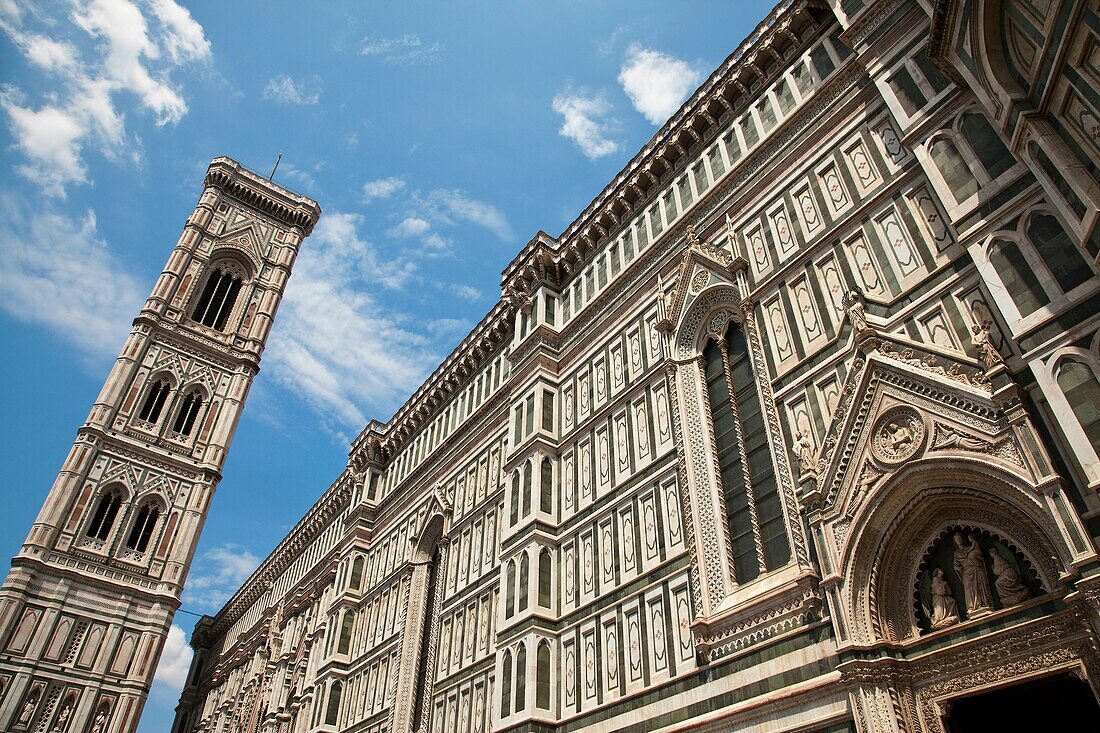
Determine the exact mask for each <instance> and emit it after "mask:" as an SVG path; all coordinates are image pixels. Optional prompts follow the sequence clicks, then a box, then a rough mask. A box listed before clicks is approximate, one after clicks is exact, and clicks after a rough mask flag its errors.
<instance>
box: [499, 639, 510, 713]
mask: <svg viewBox="0 0 1100 733" xmlns="http://www.w3.org/2000/svg"><path fill="white" fill-rule="evenodd" d="M511 712H512V652H510V651H507V650H505V652H504V656H503V657H502V658H501V662H500V717H502V718H507V717H508V716H509V715H510V714H511Z"/></svg>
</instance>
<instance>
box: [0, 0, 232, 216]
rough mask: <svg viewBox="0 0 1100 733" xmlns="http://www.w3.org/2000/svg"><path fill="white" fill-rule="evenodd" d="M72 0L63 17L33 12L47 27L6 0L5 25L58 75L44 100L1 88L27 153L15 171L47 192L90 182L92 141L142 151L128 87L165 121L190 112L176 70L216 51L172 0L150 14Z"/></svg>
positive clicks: (109, 150)
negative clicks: (131, 132)
mask: <svg viewBox="0 0 1100 733" xmlns="http://www.w3.org/2000/svg"><path fill="white" fill-rule="evenodd" d="M73 6H74V7H73V11H72V13H71V14H70V15H69V16H68V17H67V18H64V19H63V20H58V19H43V18H39V17H38V14H32V16H31V20H33V21H35V22H37V23H38V25H40V26H42V27H41V28H38V29H32V28H27V27H24V25H23V16H22V12H21V9H19V8H18V6H15V5H13V4H11V3H7V4H5V5H4V6H3V7H2V8H0V15H2V16H3V19H2V20H0V31H2V32H3V33H4V34H5V35H7V36H8V37H9V38H10V39H11V41H12V42H13V43H14V44H15V46H16V47H17V48H19V50H20V51H21V52H22V53H23V55H24V56H25V57H26V58H27V60H28V61H29V62H30V63H31V64H33V65H34V66H35V67H37V68H39V69H41V70H42V71H44V72H46V73H47V74H50V75H51V77H52V78H51V79H50V80H49V81H48V82H47V83H46V84H45V85H44V90H43V92H42V95H41V96H42V100H43V101H42V102H41V103H40V104H35V103H34V102H28V101H27V100H26V98H25V96H26V95H25V94H24V92H23V90H22V89H20V88H18V87H16V86H13V85H8V86H6V87H5V88H4V89H3V93H2V94H0V108H3V110H4V111H5V112H6V113H7V115H8V125H9V127H10V129H11V132H12V135H13V137H14V139H15V148H16V149H18V150H20V152H22V154H23V155H24V157H25V158H26V159H27V160H26V162H25V163H23V164H21V165H19V166H18V167H17V171H18V172H19V173H20V175H23V176H24V177H26V178H29V179H30V180H32V181H34V182H35V183H36V184H38V185H39V186H40V187H41V188H42V190H43V191H44V192H45V193H47V194H48V195H51V196H57V197H62V198H63V197H64V196H65V188H66V186H68V185H70V184H76V183H87V182H89V181H88V175H87V167H86V164H85V162H84V154H85V152H86V149H87V148H88V147H91V146H94V147H96V148H97V149H98V150H99V151H100V152H102V153H103V154H104V155H106V156H107V157H108V158H110V159H113V160H118V159H122V158H129V159H131V160H133V161H135V162H136V161H137V160H139V159H140V154H141V152H140V151H141V144H140V140H138V139H137V138H136V137H130V138H129V139H128V137H127V133H126V128H125V124H124V116H123V112H122V111H121V110H120V108H119V103H120V101H124V100H126V99H128V96H127V94H126V93H129V94H132V95H134V97H136V99H137V101H138V103H139V105H140V107H141V108H143V109H144V110H146V111H147V112H149V113H150V114H152V116H153V118H154V119H155V121H156V124H157V125H158V126H163V125H169V124H175V123H177V122H179V121H180V119H182V118H183V116H184V115H185V114H186V113H187V102H186V101H185V100H184V98H183V93H182V89H181V88H180V87H179V86H178V85H176V84H174V83H173V82H172V80H171V79H170V78H169V73H170V72H172V71H173V70H175V69H178V68H179V67H180V66H182V65H183V64H186V63H189V62H193V61H200V62H205V61H209V59H210V58H211V53H210V43H209V42H208V41H207V40H206V37H205V35H204V34H203V30H202V27H201V26H200V25H199V24H198V23H196V22H195V21H194V19H193V18H191V15H190V13H189V12H188V11H186V10H185V9H183V8H181V7H180V6H179V5H177V4H176V3H175V2H174V1H173V0H152V1H151V4H149V5H148V9H149V11H150V14H149V16H148V17H147V16H146V14H145V13H143V11H142V9H141V8H139V6H138V5H136V4H135V3H134V2H132V1H131V0H90V1H85V2H80V1H78V2H74V3H73ZM81 32H82V34H83V35H81ZM78 41H79V42H78Z"/></svg>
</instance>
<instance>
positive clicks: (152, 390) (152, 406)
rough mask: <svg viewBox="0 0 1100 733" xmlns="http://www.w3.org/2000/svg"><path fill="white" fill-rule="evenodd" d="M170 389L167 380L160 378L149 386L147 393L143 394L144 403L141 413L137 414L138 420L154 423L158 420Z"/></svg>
mask: <svg viewBox="0 0 1100 733" xmlns="http://www.w3.org/2000/svg"><path fill="white" fill-rule="evenodd" d="M170 389H171V385H170V384H169V383H168V379H167V378H164V377H161V378H160V379H158V380H156V381H155V382H153V383H152V384H151V385H150V386H149V391H148V392H146V393H145V403H144V404H143V405H142V406H141V411H140V412H138V419H139V420H144V421H145V422H152V423H155V422H156V421H157V420H159V419H160V412H161V410H163V409H164V401H165V400H166V399H168V392H169V390H170Z"/></svg>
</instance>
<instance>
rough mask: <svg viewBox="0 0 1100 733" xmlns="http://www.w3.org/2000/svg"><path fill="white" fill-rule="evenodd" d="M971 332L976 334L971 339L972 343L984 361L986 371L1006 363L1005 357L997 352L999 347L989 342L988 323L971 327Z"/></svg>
mask: <svg viewBox="0 0 1100 733" xmlns="http://www.w3.org/2000/svg"><path fill="white" fill-rule="evenodd" d="M970 332H971V333H973V334H974V335H973V337H972V338H971V339H970V343H971V344H972V345H973V346H974V349H975V350H976V351H977V352H978V358H979V359H981V360H982V364H985V368H986V369H992V368H993V367H995V366H997V365H998V364H1003V363H1004V357H1002V356H1001V352H999V351H997V347H996V346H994V345H993V342H992V341H990V340H989V324H988V323H983V324H982V325H978V324H977V323H975V324H974V325H973V326H971V327H970Z"/></svg>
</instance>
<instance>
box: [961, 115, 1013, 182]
mask: <svg viewBox="0 0 1100 733" xmlns="http://www.w3.org/2000/svg"><path fill="white" fill-rule="evenodd" d="M959 132H961V133H962V136H963V139H964V140H966V142H967V144H968V145H970V149H971V150H973V151H974V156H975V157H976V158H977V159H978V162H979V163H981V164H982V168H984V169H985V172H986V175H988V176H989V180H991V181H992V180H995V179H996V178H997V177H998V176H1000V175H1001V174H1002V173H1004V172H1005V171H1007V170H1008V169H1009V168H1011V167H1012V166H1013V164H1014V163H1015V162H1016V159H1015V158H1013V157H1012V153H1010V152H1008V148H1006V147H1005V144H1004V143H1003V142H1001V137H1000V135H998V134H997V131H996V130H994V129H993V125H991V124H989V121H988V120H987V119H986V118H985V115H982V114H979V113H977V112H965V113H963V115H962V117H961V119H960V120H959Z"/></svg>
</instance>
